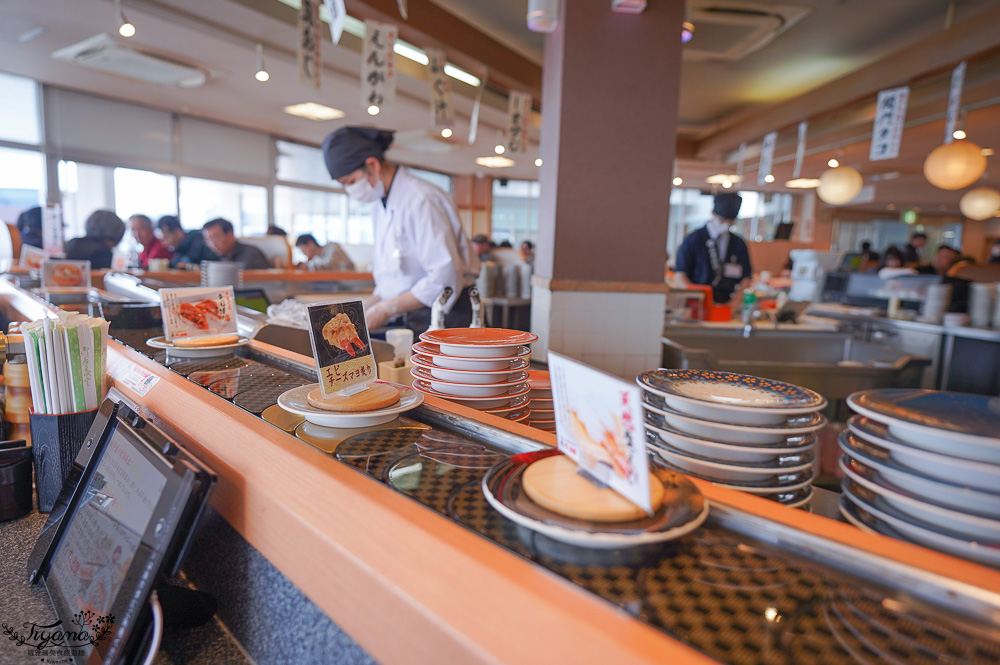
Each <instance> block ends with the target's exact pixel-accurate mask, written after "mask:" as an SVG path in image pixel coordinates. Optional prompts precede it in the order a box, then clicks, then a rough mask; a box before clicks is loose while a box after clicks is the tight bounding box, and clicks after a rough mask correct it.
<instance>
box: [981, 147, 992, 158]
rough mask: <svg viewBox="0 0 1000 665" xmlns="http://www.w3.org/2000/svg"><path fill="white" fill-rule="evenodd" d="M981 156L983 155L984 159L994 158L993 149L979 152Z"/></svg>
mask: <svg viewBox="0 0 1000 665" xmlns="http://www.w3.org/2000/svg"><path fill="white" fill-rule="evenodd" d="M979 154H981V155H982V156H983V157H992V156H993V148H983V149H982V150H980V151H979Z"/></svg>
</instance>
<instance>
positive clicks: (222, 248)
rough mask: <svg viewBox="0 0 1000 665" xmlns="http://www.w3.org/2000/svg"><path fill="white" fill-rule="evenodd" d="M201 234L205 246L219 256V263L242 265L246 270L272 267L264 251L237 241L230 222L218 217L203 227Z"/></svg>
mask: <svg viewBox="0 0 1000 665" xmlns="http://www.w3.org/2000/svg"><path fill="white" fill-rule="evenodd" d="M201 233H202V235H204V236H205V244H207V245H208V246H209V247H211V248H212V251H213V252H215V253H216V254H218V255H219V258H218V260H219V261H232V262H233V263H242V264H243V268H244V269H246V270H267V269H268V268H270V267H271V264H270V263H269V262H268V260H267V257H266V256H264V253H263V252H262V251H260V250H259V249H257V248H256V247H251V246H250V245H245V244H243V243H241V242H238V241H237V240H236V236H234V235H233V225H232V223H230V222H229V221H228V220H225V219H222V218H221V217H216V218H215V219H213V220H211V221H209V222H206V223H205V226H203V227H201Z"/></svg>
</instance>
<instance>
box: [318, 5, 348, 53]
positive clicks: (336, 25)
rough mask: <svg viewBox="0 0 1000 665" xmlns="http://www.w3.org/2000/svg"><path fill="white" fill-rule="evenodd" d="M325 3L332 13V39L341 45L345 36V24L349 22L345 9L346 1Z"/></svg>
mask: <svg viewBox="0 0 1000 665" xmlns="http://www.w3.org/2000/svg"><path fill="white" fill-rule="evenodd" d="M323 1H324V3H325V4H326V8H327V10H328V11H329V12H330V39H331V40H332V41H333V43H334V44H339V43H340V36H341V35H342V34H344V22H345V21H346V20H347V9H346V8H345V7H344V0H323Z"/></svg>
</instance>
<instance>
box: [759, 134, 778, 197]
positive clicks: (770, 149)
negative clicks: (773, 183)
mask: <svg viewBox="0 0 1000 665" xmlns="http://www.w3.org/2000/svg"><path fill="white" fill-rule="evenodd" d="M777 142H778V132H769V133H768V134H766V135H765V136H764V143H763V144H761V146H760V166H758V167H757V184H758V185H766V184H767V180H765V178H766V177H767V176H769V175H771V167H772V166H773V165H774V146H775V144H777Z"/></svg>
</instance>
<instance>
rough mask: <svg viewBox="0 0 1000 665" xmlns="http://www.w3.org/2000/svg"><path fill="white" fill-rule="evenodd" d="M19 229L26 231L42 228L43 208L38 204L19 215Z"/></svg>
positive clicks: (22, 231)
mask: <svg viewBox="0 0 1000 665" xmlns="http://www.w3.org/2000/svg"><path fill="white" fill-rule="evenodd" d="M17 230H18V231H20V232H21V233H24V232H25V231H28V230H32V231H41V230H42V209H41V208H40V207H38V206H35V207H34V208H28V209H27V210H25V211H24V212H22V213H21V214H20V215H18V216H17Z"/></svg>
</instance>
